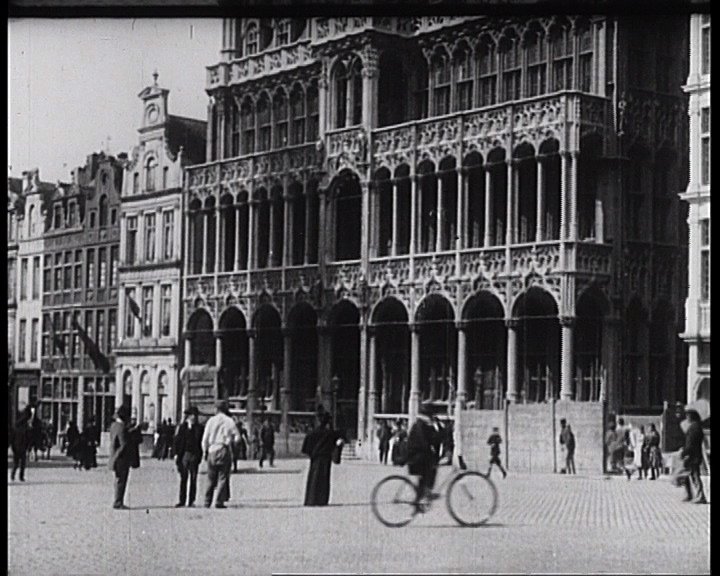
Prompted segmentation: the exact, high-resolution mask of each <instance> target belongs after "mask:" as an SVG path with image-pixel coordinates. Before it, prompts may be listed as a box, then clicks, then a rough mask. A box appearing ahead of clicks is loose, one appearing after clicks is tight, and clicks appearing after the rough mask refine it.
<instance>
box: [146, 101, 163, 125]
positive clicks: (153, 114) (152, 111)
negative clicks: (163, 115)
mask: <svg viewBox="0 0 720 576" xmlns="http://www.w3.org/2000/svg"><path fill="white" fill-rule="evenodd" d="M159 115H160V110H158V107H157V106H155V105H152V106H148V109H147V119H148V122H149V123H150V124H154V123H155V122H157V119H158V116H159Z"/></svg>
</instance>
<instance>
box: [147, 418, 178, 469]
mask: <svg viewBox="0 0 720 576" xmlns="http://www.w3.org/2000/svg"><path fill="white" fill-rule="evenodd" d="M174 436H175V425H174V424H173V421H172V418H168V419H167V420H165V419H163V421H162V422H161V423H160V424H159V425H158V427H157V429H156V430H155V433H154V438H153V440H154V442H153V452H152V457H153V458H157V459H158V460H167V458H168V457H170V458H172V457H173V438H174Z"/></svg>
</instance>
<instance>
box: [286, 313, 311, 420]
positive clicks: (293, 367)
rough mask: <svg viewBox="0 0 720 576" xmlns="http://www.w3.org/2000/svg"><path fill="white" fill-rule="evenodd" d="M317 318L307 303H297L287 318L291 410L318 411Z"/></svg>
mask: <svg viewBox="0 0 720 576" xmlns="http://www.w3.org/2000/svg"><path fill="white" fill-rule="evenodd" d="M317 324H318V316H317V312H316V311H315V309H314V308H313V307H312V306H311V305H310V304H309V303H307V302H298V303H297V304H295V305H294V306H293V307H292V308H291V309H290V311H289V312H288V315H287V328H288V331H289V334H290V350H291V353H290V368H289V369H290V390H289V392H290V410H297V411H310V410H313V409H314V408H315V403H316V395H317V383H318V332H317Z"/></svg>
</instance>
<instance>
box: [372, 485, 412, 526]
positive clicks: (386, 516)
mask: <svg viewBox="0 0 720 576" xmlns="http://www.w3.org/2000/svg"><path fill="white" fill-rule="evenodd" d="M416 494H417V492H416V490H415V485H414V484H413V483H412V482H411V481H410V480H409V479H408V478H405V476H388V477H387V478H384V479H383V480H380V482H378V483H377V485H376V486H375V488H373V491H372V496H371V505H372V511H373V514H375V517H376V518H377V519H378V520H380V522H382V523H383V524H385V526H389V527H391V528H399V527H401V526H405V525H406V524H409V523H410V521H411V520H412V519H413V517H414V516H415V514H416V513H417V508H416V506H415V499H416Z"/></svg>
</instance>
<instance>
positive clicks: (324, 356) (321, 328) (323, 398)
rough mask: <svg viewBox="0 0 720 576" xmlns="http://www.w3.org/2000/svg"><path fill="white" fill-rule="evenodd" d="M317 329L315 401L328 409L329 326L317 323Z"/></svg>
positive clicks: (330, 352)
mask: <svg viewBox="0 0 720 576" xmlns="http://www.w3.org/2000/svg"><path fill="white" fill-rule="evenodd" d="M317 331H318V384H317V402H318V404H322V405H323V406H324V407H325V410H330V408H331V406H330V400H331V398H330V389H329V387H330V379H331V374H330V368H331V366H330V363H331V360H332V358H331V357H330V355H331V354H332V350H331V349H330V345H331V340H330V327H329V326H327V325H324V324H319V325H318V327H317Z"/></svg>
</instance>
